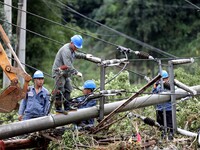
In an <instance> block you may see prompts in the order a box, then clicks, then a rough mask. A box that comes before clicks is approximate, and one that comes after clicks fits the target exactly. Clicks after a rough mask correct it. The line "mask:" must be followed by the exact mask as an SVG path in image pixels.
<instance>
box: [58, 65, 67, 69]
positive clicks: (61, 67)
mask: <svg viewBox="0 0 200 150" xmlns="http://www.w3.org/2000/svg"><path fill="white" fill-rule="evenodd" d="M59 68H60V69H61V70H67V69H68V66H66V65H62V66H60V67H59Z"/></svg>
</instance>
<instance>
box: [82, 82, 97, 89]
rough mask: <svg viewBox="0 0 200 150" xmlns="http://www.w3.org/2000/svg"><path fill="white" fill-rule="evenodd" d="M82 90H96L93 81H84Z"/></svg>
mask: <svg viewBox="0 0 200 150" xmlns="http://www.w3.org/2000/svg"><path fill="white" fill-rule="evenodd" d="M83 88H84V89H95V88H96V84H95V83H94V81H93V80H87V81H85V83H84V85H83Z"/></svg>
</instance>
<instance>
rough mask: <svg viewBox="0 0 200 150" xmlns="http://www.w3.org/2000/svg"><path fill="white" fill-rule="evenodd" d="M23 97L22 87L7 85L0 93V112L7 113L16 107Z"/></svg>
mask: <svg viewBox="0 0 200 150" xmlns="http://www.w3.org/2000/svg"><path fill="white" fill-rule="evenodd" d="M24 97H25V93H24V92H23V89H21V88H20V87H19V86H18V85H14V86H12V85H10V86H8V87H7V88H6V89H5V90H4V91H3V92H2V93H1V94H0V112H1V113H9V112H11V111H12V110H14V109H17V108H18V101H20V100H21V99H22V98H24Z"/></svg>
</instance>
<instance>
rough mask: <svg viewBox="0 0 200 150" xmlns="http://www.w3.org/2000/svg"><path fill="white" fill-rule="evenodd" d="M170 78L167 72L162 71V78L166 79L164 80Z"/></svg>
mask: <svg viewBox="0 0 200 150" xmlns="http://www.w3.org/2000/svg"><path fill="white" fill-rule="evenodd" d="M168 77H169V75H168V73H167V71H165V70H162V78H163V79H164V78H168Z"/></svg>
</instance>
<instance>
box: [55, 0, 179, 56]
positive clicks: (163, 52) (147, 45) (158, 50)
mask: <svg viewBox="0 0 200 150" xmlns="http://www.w3.org/2000/svg"><path fill="white" fill-rule="evenodd" d="M56 1H57V2H59V3H60V4H61V5H63V6H64V7H66V8H67V9H69V10H70V11H72V12H73V13H75V14H77V15H79V16H81V17H83V18H85V19H87V20H89V21H91V22H93V23H95V24H98V25H100V26H102V27H104V28H106V29H108V30H111V31H113V32H114V33H117V34H118V35H120V36H123V37H125V38H127V39H129V40H131V41H133V42H135V43H137V44H139V45H141V46H144V47H146V48H149V49H150V50H152V51H155V52H157V53H160V54H164V55H165V56H166V55H167V56H170V57H173V58H177V57H176V56H174V55H172V54H169V53H167V52H165V51H163V50H161V49H158V48H156V47H153V46H151V45H149V44H147V43H144V42H142V41H139V40H137V39H135V38H132V37H130V36H128V35H126V34H124V33H122V32H119V31H117V30H115V29H113V28H110V27H108V26H106V25H104V24H101V23H99V22H97V21H95V20H93V19H91V18H88V17H87V16H85V15H83V14H81V13H79V12H77V11H76V10H74V9H72V8H70V7H69V6H67V5H65V4H63V3H62V2H60V1H59V0H56Z"/></svg>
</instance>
